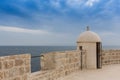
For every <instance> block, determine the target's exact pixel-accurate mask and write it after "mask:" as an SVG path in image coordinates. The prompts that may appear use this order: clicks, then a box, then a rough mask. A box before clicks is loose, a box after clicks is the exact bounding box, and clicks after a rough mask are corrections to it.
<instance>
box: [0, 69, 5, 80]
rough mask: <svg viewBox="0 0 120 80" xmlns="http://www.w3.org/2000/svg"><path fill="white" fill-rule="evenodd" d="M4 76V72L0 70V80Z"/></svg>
mask: <svg viewBox="0 0 120 80" xmlns="http://www.w3.org/2000/svg"><path fill="white" fill-rule="evenodd" d="M3 78H4V72H2V71H1V72H0V80H2V79H3Z"/></svg>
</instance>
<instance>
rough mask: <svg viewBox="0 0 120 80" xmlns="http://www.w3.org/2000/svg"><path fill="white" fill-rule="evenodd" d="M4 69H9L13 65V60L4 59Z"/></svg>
mask: <svg viewBox="0 0 120 80" xmlns="http://www.w3.org/2000/svg"><path fill="white" fill-rule="evenodd" d="M3 64H4V69H10V68H12V67H13V66H14V62H13V61H4V63H3Z"/></svg>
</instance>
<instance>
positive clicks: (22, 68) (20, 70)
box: [19, 67, 25, 75]
mask: <svg viewBox="0 0 120 80" xmlns="http://www.w3.org/2000/svg"><path fill="white" fill-rule="evenodd" d="M24 73H25V70H24V67H20V68H19V75H23V74H24Z"/></svg>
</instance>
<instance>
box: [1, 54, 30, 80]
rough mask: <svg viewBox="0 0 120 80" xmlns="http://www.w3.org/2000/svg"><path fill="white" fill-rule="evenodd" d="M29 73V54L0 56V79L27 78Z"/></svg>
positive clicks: (16, 79) (23, 79)
mask: <svg viewBox="0 0 120 80" xmlns="http://www.w3.org/2000/svg"><path fill="white" fill-rule="evenodd" d="M30 73H31V65H30V55H29V54H23V55H13V56H4V57H0V80H28V75H29V74H30Z"/></svg>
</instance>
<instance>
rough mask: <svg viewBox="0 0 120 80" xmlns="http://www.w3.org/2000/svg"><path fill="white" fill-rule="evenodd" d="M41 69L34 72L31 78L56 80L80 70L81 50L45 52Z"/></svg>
mask: <svg viewBox="0 0 120 80" xmlns="http://www.w3.org/2000/svg"><path fill="white" fill-rule="evenodd" d="M41 69H42V70H41V71H38V72H35V73H32V74H31V76H30V79H31V80H56V79H57V78H60V77H63V76H66V75H68V74H70V73H72V72H75V71H78V70H80V52H78V51H66V52H52V53H48V54H43V55H42V58H41Z"/></svg>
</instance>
